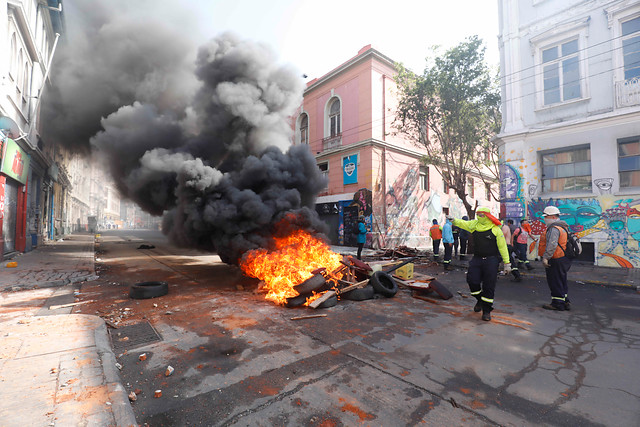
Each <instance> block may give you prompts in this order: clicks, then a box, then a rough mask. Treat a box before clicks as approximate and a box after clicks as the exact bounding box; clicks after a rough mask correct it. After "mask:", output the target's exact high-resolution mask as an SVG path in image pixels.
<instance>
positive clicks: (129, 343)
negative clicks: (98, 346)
mask: <svg viewBox="0 0 640 427" xmlns="http://www.w3.org/2000/svg"><path fill="white" fill-rule="evenodd" d="M109 335H110V336H111V345H112V346H113V349H114V350H128V349H130V348H134V347H140V346H141V345H145V344H149V343H152V342H156V341H162V338H161V337H160V334H158V333H157V332H156V330H155V329H153V326H151V324H150V323H149V322H146V321H145V322H140V323H136V324H135V325H128V326H122V327H120V328H118V329H109Z"/></svg>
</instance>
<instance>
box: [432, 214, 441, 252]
mask: <svg viewBox="0 0 640 427" xmlns="http://www.w3.org/2000/svg"><path fill="white" fill-rule="evenodd" d="M429 237H431V240H432V241H433V260H434V261H438V260H439V259H440V241H441V240H442V227H440V226H439V225H438V220H437V219H435V218H434V219H433V225H432V226H431V228H430V229H429Z"/></svg>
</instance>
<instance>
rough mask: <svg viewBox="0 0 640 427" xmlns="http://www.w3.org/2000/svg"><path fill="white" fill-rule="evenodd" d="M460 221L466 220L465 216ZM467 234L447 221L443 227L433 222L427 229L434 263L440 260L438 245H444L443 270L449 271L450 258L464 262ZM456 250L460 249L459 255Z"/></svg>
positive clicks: (467, 240)
mask: <svg viewBox="0 0 640 427" xmlns="http://www.w3.org/2000/svg"><path fill="white" fill-rule="evenodd" d="M462 219H464V220H468V219H469V218H468V217H467V216H463V217H462ZM469 235H470V234H469V232H468V231H467V230H464V229H461V228H460V227H458V226H455V225H453V224H452V223H451V221H449V220H448V219H447V220H446V222H445V223H444V226H440V225H438V220H437V219H434V220H433V225H432V226H431V228H430V229H429V237H431V241H432V242H433V258H434V260H435V261H438V260H439V259H440V243H441V242H442V243H443V244H444V259H443V264H444V269H445V270H451V268H452V267H451V258H452V256H454V255H455V256H456V257H457V256H460V259H461V260H464V259H465V258H466V256H467V245H468V242H469ZM458 248H459V249H460V255H458Z"/></svg>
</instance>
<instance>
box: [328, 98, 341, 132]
mask: <svg viewBox="0 0 640 427" xmlns="http://www.w3.org/2000/svg"><path fill="white" fill-rule="evenodd" d="M340 120H341V118H340V100H339V99H337V98H336V99H335V100H334V101H333V103H332V104H331V107H329V136H336V135H339V134H340V133H341V129H340V127H341V125H340Z"/></svg>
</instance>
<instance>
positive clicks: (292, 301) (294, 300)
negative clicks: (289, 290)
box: [284, 294, 311, 308]
mask: <svg viewBox="0 0 640 427" xmlns="http://www.w3.org/2000/svg"><path fill="white" fill-rule="evenodd" d="M310 296H311V295H307V294H302V295H298V296H296V297H291V298H287V302H286V303H285V304H284V305H285V307H288V308H295V307H300V306H301V305H302V304H304V303H305V301H307V298H309V297H310Z"/></svg>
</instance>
